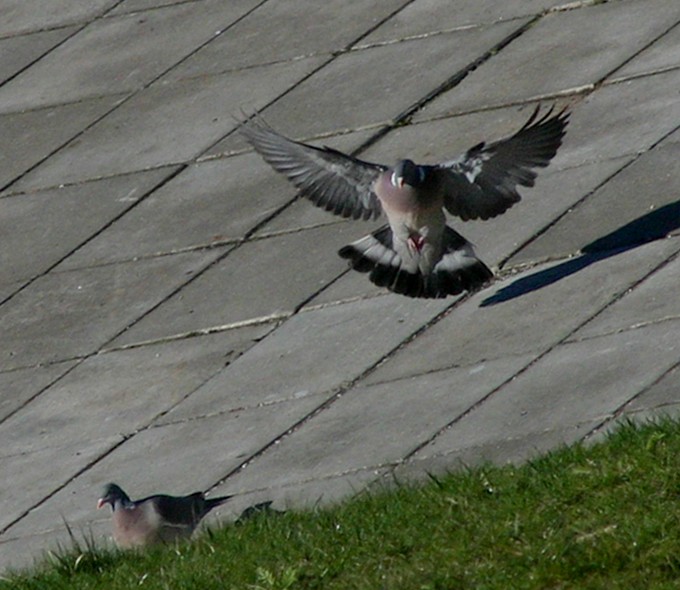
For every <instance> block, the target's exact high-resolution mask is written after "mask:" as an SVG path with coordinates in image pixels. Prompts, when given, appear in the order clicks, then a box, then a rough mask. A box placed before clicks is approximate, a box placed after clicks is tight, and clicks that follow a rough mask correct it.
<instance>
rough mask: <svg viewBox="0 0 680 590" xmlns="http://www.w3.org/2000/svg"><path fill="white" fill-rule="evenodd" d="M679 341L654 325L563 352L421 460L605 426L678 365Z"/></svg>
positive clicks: (447, 435)
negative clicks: (599, 424)
mask: <svg viewBox="0 0 680 590" xmlns="http://www.w3.org/2000/svg"><path fill="white" fill-rule="evenodd" d="M677 326H678V327H680V323H677ZM677 336H678V333H677V327H676V329H675V330H669V329H668V328H667V326H659V325H654V326H648V327H646V328H641V329H640V330H635V331H627V332H622V333H620V334H613V335H610V336H603V337H601V338H592V339H589V340H583V341H581V342H574V343H569V344H563V345H561V346H558V347H557V348H555V349H553V350H552V351H551V352H550V353H549V354H548V355H546V356H544V357H543V358H541V359H540V360H538V361H537V362H536V363H534V364H533V365H532V366H531V367H530V368H529V369H528V370H527V371H526V372H524V373H523V374H521V375H519V376H518V377H517V378H515V379H514V380H513V381H511V382H510V383H508V384H506V385H505V386H504V387H502V388H501V389H500V390H499V391H498V392H496V393H495V394H494V395H493V396H491V397H490V398H488V399H487V400H486V401H485V402H484V403H483V404H481V405H479V406H478V407H477V408H475V410H474V411H472V412H470V413H469V414H468V415H467V416H465V417H464V418H463V419H462V420H460V421H459V422H456V423H455V424H453V425H452V426H451V427H450V428H448V429H447V430H446V431H445V432H443V433H442V434H441V435H440V436H438V437H437V438H436V439H435V440H434V441H433V442H432V444H430V445H428V446H427V447H424V448H423V449H422V450H421V451H420V452H419V453H418V454H417V455H416V457H426V456H429V455H436V454H439V453H442V452H451V451H453V450H458V449H461V450H462V449H465V448H469V447H479V446H482V445H489V444H492V443H494V442H495V443H498V444H502V443H503V442H504V441H506V440H512V439H515V438H518V437H527V441H530V440H531V439H530V438H529V435H531V434H533V433H541V432H545V431H553V430H564V429H567V428H569V427H572V426H577V425H579V424H582V423H586V422H591V421H597V420H600V421H604V420H605V419H607V418H608V417H610V416H611V415H612V414H613V412H615V411H616V410H617V409H618V408H620V407H621V406H623V405H624V404H625V403H626V402H627V401H628V400H630V399H632V398H633V397H634V396H635V395H636V394H638V393H639V392H640V391H642V390H644V389H645V388H646V387H648V386H649V385H651V384H652V383H654V381H655V380H656V379H657V378H658V377H659V376H660V375H663V374H664V373H665V371H667V370H668V369H669V368H670V367H672V366H673V365H675V364H676V363H677V361H678V358H679V356H678V353H679V352H680V341H679V340H678V337H677ZM529 444H532V443H530V442H529Z"/></svg>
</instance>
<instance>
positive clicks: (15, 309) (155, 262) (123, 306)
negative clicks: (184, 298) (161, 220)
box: [0, 250, 220, 369]
mask: <svg viewBox="0 0 680 590" xmlns="http://www.w3.org/2000/svg"><path fill="white" fill-rule="evenodd" d="M219 254H220V252H219V250H211V251H205V252H198V253H188V254H176V255H174V256H166V257H161V258H153V259H146V260H138V261H136V262H128V263H121V264H116V265H111V266H101V267H96V268H89V269H83V270H76V271H67V272H61V273H49V274H47V275H43V276H42V277H40V278H39V279H37V280H36V281H35V282H34V283H33V284H32V285H31V286H30V288H29V289H26V290H24V291H22V292H21V293H19V294H18V295H16V296H15V297H14V298H13V299H11V300H10V301H9V302H8V303H5V304H4V306H3V315H2V333H3V338H2V343H1V344H0V359H1V361H2V365H3V368H5V369H9V368H15V367H17V368H18V367H26V366H31V365H35V364H39V363H48V362H55V361H61V360H68V359H71V358H73V357H77V356H81V355H88V354H92V353H94V352H96V351H97V350H98V348H99V347H101V346H102V345H104V344H105V343H106V342H107V341H108V340H110V339H111V338H113V337H114V336H115V335H116V334H118V333H120V332H121V331H122V330H124V329H125V328H126V327H127V326H129V325H130V324H132V323H133V322H134V321H135V320H137V319H138V318H139V317H140V316H142V315H144V314H145V313H146V312H147V311H148V310H149V309H151V308H152V307H153V306H154V305H156V304H158V303H159V302H160V301H162V300H163V299H164V298H165V297H167V296H168V295H169V294H170V293H171V292H172V291H174V290H175V289H176V288H177V287H178V286H179V285H181V284H182V282H184V281H186V280H187V274H188V273H189V274H190V273H194V272H197V271H199V270H200V269H202V268H203V267H205V266H206V265H207V264H209V263H210V262H211V261H212V260H214V259H215V258H216V257H217V256H218V255H219ZM151 285H153V287H151ZM102 310H105V313H104V312H103V311H102Z"/></svg>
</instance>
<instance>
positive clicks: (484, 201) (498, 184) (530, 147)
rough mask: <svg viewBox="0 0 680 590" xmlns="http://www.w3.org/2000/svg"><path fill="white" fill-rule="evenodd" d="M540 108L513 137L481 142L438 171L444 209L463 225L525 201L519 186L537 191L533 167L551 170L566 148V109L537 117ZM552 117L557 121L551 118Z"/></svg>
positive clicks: (437, 166)
mask: <svg viewBox="0 0 680 590" xmlns="http://www.w3.org/2000/svg"><path fill="white" fill-rule="evenodd" d="M538 111H539V108H538V107H536V110H535V111H534V112H533V113H532V115H531V117H530V118H529V120H528V121H527V122H526V123H525V124H524V126H523V127H522V128H521V129H520V130H519V131H518V132H517V133H515V134H514V135H513V136H511V137H508V138H506V139H502V140H500V141H496V142H494V143H491V144H489V145H486V144H484V143H480V144H479V145H476V146H475V147H473V148H471V149H469V150H468V151H467V152H466V153H465V154H463V155H462V156H460V157H459V158H457V159H456V160H452V161H450V162H443V163H441V164H437V165H436V166H434V167H433V172H434V173H435V174H436V175H437V176H438V177H439V181H440V182H441V186H442V187H443V190H444V206H445V207H446V210H447V211H448V212H449V213H451V214H452V215H456V216H458V217H460V218H461V219H462V220H463V221H467V220H468V219H489V218H490V217H495V216H496V215H500V214H501V213H503V212H504V211H505V210H507V209H509V208H510V207H512V205H513V204H515V203H516V202H518V201H519V200H520V196H519V194H518V193H517V186H518V185H521V186H533V185H534V180H535V178H536V172H535V171H534V170H533V168H542V167H545V166H547V165H548V163H549V162H550V160H551V159H552V158H553V156H554V155H555V153H556V152H557V148H558V147H559V146H560V145H561V143H562V138H563V137H564V134H565V128H566V126H567V122H568V120H569V113H568V112H567V111H566V109H563V110H561V111H560V112H558V113H557V114H555V115H552V109H550V110H549V111H548V112H547V113H546V114H544V115H543V116H542V117H540V118H538ZM551 115H552V116H551Z"/></svg>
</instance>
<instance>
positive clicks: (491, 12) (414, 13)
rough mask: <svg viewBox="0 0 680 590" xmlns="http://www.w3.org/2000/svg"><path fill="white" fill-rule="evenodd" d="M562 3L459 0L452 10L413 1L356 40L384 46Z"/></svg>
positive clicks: (434, 2)
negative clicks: (400, 40)
mask: <svg viewBox="0 0 680 590" xmlns="http://www.w3.org/2000/svg"><path fill="white" fill-rule="evenodd" d="M559 4H563V0H527V1H524V2H494V1H493V0H485V1H481V2H480V1H479V0H462V1H461V0H459V1H458V2H456V8H455V10H452V9H451V6H450V5H448V4H446V3H443V2H438V1H437V0H415V1H414V2H410V3H409V4H407V6H406V7H405V8H404V9H403V10H400V11H399V12H398V13H397V14H395V15H394V16H393V17H392V18H390V19H389V20H388V21H387V22H385V23H384V24H383V25H381V26H380V27H378V28H377V29H376V30H375V31H373V32H372V33H371V34H369V35H368V36H367V37H365V38H364V39H362V40H361V41H360V44H361V45H363V44H367V45H370V44H373V43H385V42H389V41H393V40H397V39H405V38H408V37H415V36H420V35H428V34H433V33H437V32H440V31H451V30H454V29H457V28H462V27H471V26H477V25H488V24H493V23H497V22H499V21H504V20H511V19H520V18H523V17H527V16H534V15H537V14H540V13H542V12H544V11H545V10H547V9H549V8H550V7H552V6H557V5H559Z"/></svg>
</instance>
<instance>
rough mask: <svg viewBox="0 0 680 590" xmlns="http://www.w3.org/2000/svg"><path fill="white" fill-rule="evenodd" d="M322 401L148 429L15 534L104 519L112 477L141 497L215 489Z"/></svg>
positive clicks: (21, 524) (11, 531)
mask: <svg viewBox="0 0 680 590" xmlns="http://www.w3.org/2000/svg"><path fill="white" fill-rule="evenodd" d="M322 401H323V400H322V399H321V398H320V397H319V396H309V397H306V398H304V399H298V400H289V401H286V402H282V403H280V404H274V405H271V406H267V407H260V408H250V409H245V410H238V411H234V412H229V413H223V414H219V415H214V416H211V417H205V418H200V419H196V420H189V421H186V422H177V423H173V424H165V425H163V426H158V427H154V428H149V429H145V430H142V431H140V432H138V433H137V434H135V435H134V436H132V437H130V438H129V439H127V440H126V441H125V442H124V443H123V444H121V445H120V446H118V447H116V449H115V450H114V451H112V452H110V453H108V454H107V455H106V456H104V457H102V458H101V460H100V461H98V462H97V463H96V464H95V465H92V467H91V468H90V469H88V470H87V471H86V472H84V473H83V474H81V475H80V476H79V477H78V478H76V479H75V480H73V481H71V482H69V484H68V486H66V487H65V488H63V489H62V490H60V491H59V492H58V493H57V494H55V495H54V496H53V497H51V498H50V499H49V501H48V502H46V503H45V504H44V505H43V506H42V507H41V508H40V510H35V511H32V512H31V513H30V514H29V515H27V516H26V517H25V518H24V519H22V520H21V521H20V522H18V523H17V524H16V525H14V526H13V527H12V528H10V529H9V531H8V534H11V535H13V536H17V535H20V534H26V533H28V532H29V531H31V532H40V531H47V530H53V529H55V528H58V527H59V526H61V523H63V520H62V516H61V515H63V518H65V519H66V520H67V521H68V522H69V523H73V524H75V525H77V526H83V525H86V524H87V523H89V522H91V521H92V520H97V519H100V518H101V517H102V515H101V514H98V513H97V511H96V509H95V505H96V501H97V497H98V496H97V494H99V493H100V491H101V488H102V486H103V485H104V484H106V483H107V482H109V481H115V482H116V483H118V484H119V485H121V486H122V487H123V489H125V490H126V491H127V492H128V493H129V494H130V495H131V496H133V497H144V496H146V495H150V494H153V493H172V494H188V493H191V492H194V491H196V490H205V489H208V488H210V487H211V486H212V485H214V484H215V482H216V481H217V480H219V479H220V478H222V477H224V476H226V475H227V474H228V473H229V472H231V471H232V470H234V469H237V468H238V466H239V465H240V464H241V463H243V462H244V461H245V460H247V459H248V458H249V457H250V456H251V455H252V454H254V453H256V452H257V451H259V450H260V449H261V448H262V447H264V446H266V445H268V444H269V443H271V442H272V441H273V440H274V439H276V438H277V437H278V436H280V435H281V434H282V433H283V432H285V431H286V430H287V429H288V428H290V427H291V426H292V425H293V424H295V423H296V422H297V421H298V420H300V419H302V418H303V417H304V416H306V415H307V414H308V413H309V412H311V411H313V410H314V408H315V407H316V406H317V405H318V404H320V403H321V402H322ZM189 439H191V441H192V442H191V444H190V445H189V444H187V443H186V441H187V440H189ZM168 457H172V460H171V461H169V460H168Z"/></svg>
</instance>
